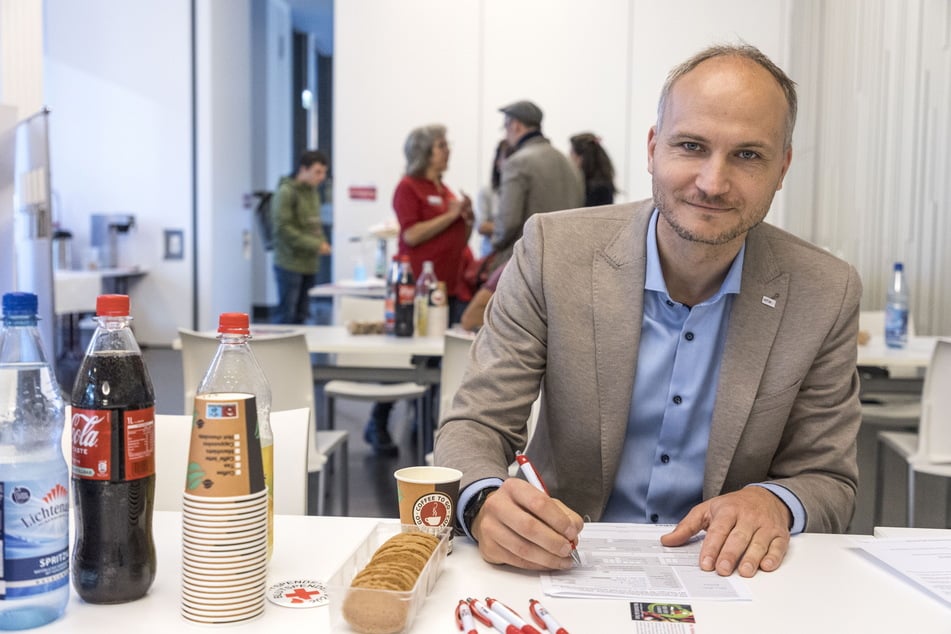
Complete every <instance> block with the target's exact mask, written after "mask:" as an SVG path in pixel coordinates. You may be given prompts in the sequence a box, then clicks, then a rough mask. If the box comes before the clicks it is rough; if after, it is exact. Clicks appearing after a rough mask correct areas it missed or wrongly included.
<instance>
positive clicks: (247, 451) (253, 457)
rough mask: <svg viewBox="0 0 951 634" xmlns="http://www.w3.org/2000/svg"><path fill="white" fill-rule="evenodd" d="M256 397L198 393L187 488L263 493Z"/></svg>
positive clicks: (218, 493)
mask: <svg viewBox="0 0 951 634" xmlns="http://www.w3.org/2000/svg"><path fill="white" fill-rule="evenodd" d="M257 426H258V423H257V407H256V405H255V398H254V397H253V396H251V395H249V394H231V393H220V394H209V395H202V396H196V397H195V415H194V419H193V422H192V430H191V431H192V433H191V438H190V442H189V448H188V471H187V473H186V477H185V492H186V493H189V494H191V495H196V496H200V497H209V498H220V497H235V496H246V495H252V494H254V493H258V492H259V491H262V490H263V489H264V487H265V484H264V466H263V459H262V454H261V440H260V438H259V437H258V430H257Z"/></svg>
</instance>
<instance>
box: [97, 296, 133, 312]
mask: <svg viewBox="0 0 951 634" xmlns="http://www.w3.org/2000/svg"><path fill="white" fill-rule="evenodd" d="M96 314H97V315H99V316H100V317H125V316H127V315H128V314H129V296H128V295H100V296H99V297H97V298H96Z"/></svg>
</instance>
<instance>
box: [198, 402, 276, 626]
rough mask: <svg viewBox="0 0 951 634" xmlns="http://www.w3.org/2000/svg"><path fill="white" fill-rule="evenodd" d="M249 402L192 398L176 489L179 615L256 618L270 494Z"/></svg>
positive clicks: (208, 619) (206, 619) (212, 619)
mask: <svg viewBox="0 0 951 634" xmlns="http://www.w3.org/2000/svg"><path fill="white" fill-rule="evenodd" d="M254 412H255V409H254V399H253V397H252V398H248V396H247V395H240V394H216V395H210V396H208V397H205V396H202V397H198V398H196V399H195V422H194V424H193V425H192V434H191V444H190V446H189V461H188V462H189V464H188V473H187V474H186V482H185V491H184V493H183V494H182V616H184V617H185V618H186V619H187V620H189V621H194V622H196V623H208V624H225V623H240V622H243V621H248V620H251V619H255V618H257V617H259V616H261V615H262V614H263V613H264V604H265V597H266V592H265V591H266V589H267V562H268V494H267V487H266V486H265V484H264V472H263V467H262V459H261V443H260V440H259V438H258V434H257V433H256V424H257V423H256V418H255V413H254Z"/></svg>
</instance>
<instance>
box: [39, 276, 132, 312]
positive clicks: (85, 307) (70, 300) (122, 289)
mask: <svg viewBox="0 0 951 634" xmlns="http://www.w3.org/2000/svg"><path fill="white" fill-rule="evenodd" d="M146 273H147V271H146V270H145V269H142V268H140V267H137V266H127V267H119V268H109V269H92V270H75V271H74V270H65V269H59V270H56V271H53V292H54V294H55V298H56V300H55V307H54V309H55V311H56V314H57V315H70V314H73V313H94V312H96V297H98V296H99V295H100V294H101V293H103V292H104V291H106V290H109V291H110V292H111V291H112V290H115V291H116V292H118V293H123V294H124V293H126V292H127V291H128V282H129V280H130V279H133V278H137V277H141V276H143V275H145V274H146ZM108 284H112V285H113V286H114V288H113V289H106V288H105V287H106V285H108Z"/></svg>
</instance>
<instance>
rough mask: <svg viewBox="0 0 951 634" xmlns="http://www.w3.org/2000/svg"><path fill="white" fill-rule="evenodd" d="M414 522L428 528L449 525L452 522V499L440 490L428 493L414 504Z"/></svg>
mask: <svg viewBox="0 0 951 634" xmlns="http://www.w3.org/2000/svg"><path fill="white" fill-rule="evenodd" d="M413 522H414V523H415V524H416V525H417V526H426V527H428V528H441V527H444V526H449V525H450V523H451V522H452V499H451V498H450V497H449V496H448V495H446V494H445V493H440V492H438V491H436V492H434V493H427V494H426V495H424V496H423V497H421V498H419V499H418V500H416V504H414V505H413Z"/></svg>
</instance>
